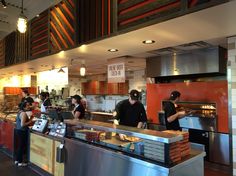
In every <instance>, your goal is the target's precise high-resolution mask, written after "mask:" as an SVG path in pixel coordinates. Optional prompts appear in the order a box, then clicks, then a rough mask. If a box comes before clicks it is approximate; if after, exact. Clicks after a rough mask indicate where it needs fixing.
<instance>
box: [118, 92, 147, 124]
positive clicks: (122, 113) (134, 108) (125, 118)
mask: <svg viewBox="0 0 236 176" xmlns="http://www.w3.org/2000/svg"><path fill="white" fill-rule="evenodd" d="M139 97H140V93H139V92H138V91H137V90H135V89H133V90H131V91H130V93H129V98H128V99H126V100H123V101H120V102H119V103H118V104H117V105H116V108H115V114H114V115H115V117H116V120H115V121H114V123H115V124H120V125H126V126H131V127H137V128H142V127H143V125H144V123H146V122H147V116H146V111H145V109H144V106H143V104H142V103H141V102H140V101H139ZM118 121H119V123H118Z"/></svg>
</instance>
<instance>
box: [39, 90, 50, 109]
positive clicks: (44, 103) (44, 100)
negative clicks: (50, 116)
mask: <svg viewBox="0 0 236 176" xmlns="http://www.w3.org/2000/svg"><path fill="white" fill-rule="evenodd" d="M40 99H41V100H42V104H41V113H45V112H47V108H48V107H49V106H52V104H51V101H50V99H49V96H48V92H41V93H40Z"/></svg>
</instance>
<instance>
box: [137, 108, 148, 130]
mask: <svg viewBox="0 0 236 176" xmlns="http://www.w3.org/2000/svg"><path fill="white" fill-rule="evenodd" d="M141 105H142V104H141ZM145 122H147V115H146V111H145V109H144V106H143V105H142V110H141V114H140V121H139V123H138V125H137V128H142V127H143V124H144V123H145Z"/></svg>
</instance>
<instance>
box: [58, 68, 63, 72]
mask: <svg viewBox="0 0 236 176" xmlns="http://www.w3.org/2000/svg"><path fill="white" fill-rule="evenodd" d="M57 73H65V71H64V70H63V69H62V68H60V69H59V70H58V72H57Z"/></svg>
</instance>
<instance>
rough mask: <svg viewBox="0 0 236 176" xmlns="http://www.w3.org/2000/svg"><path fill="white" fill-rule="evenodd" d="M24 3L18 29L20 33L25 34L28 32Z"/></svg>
mask: <svg viewBox="0 0 236 176" xmlns="http://www.w3.org/2000/svg"><path fill="white" fill-rule="evenodd" d="M23 1H24V0H22V1H21V13H20V16H19V18H18V20H17V29H18V31H19V32H20V33H25V32H26V30H27V17H26V16H25V15H24V6H23V5H24V4H23Z"/></svg>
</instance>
